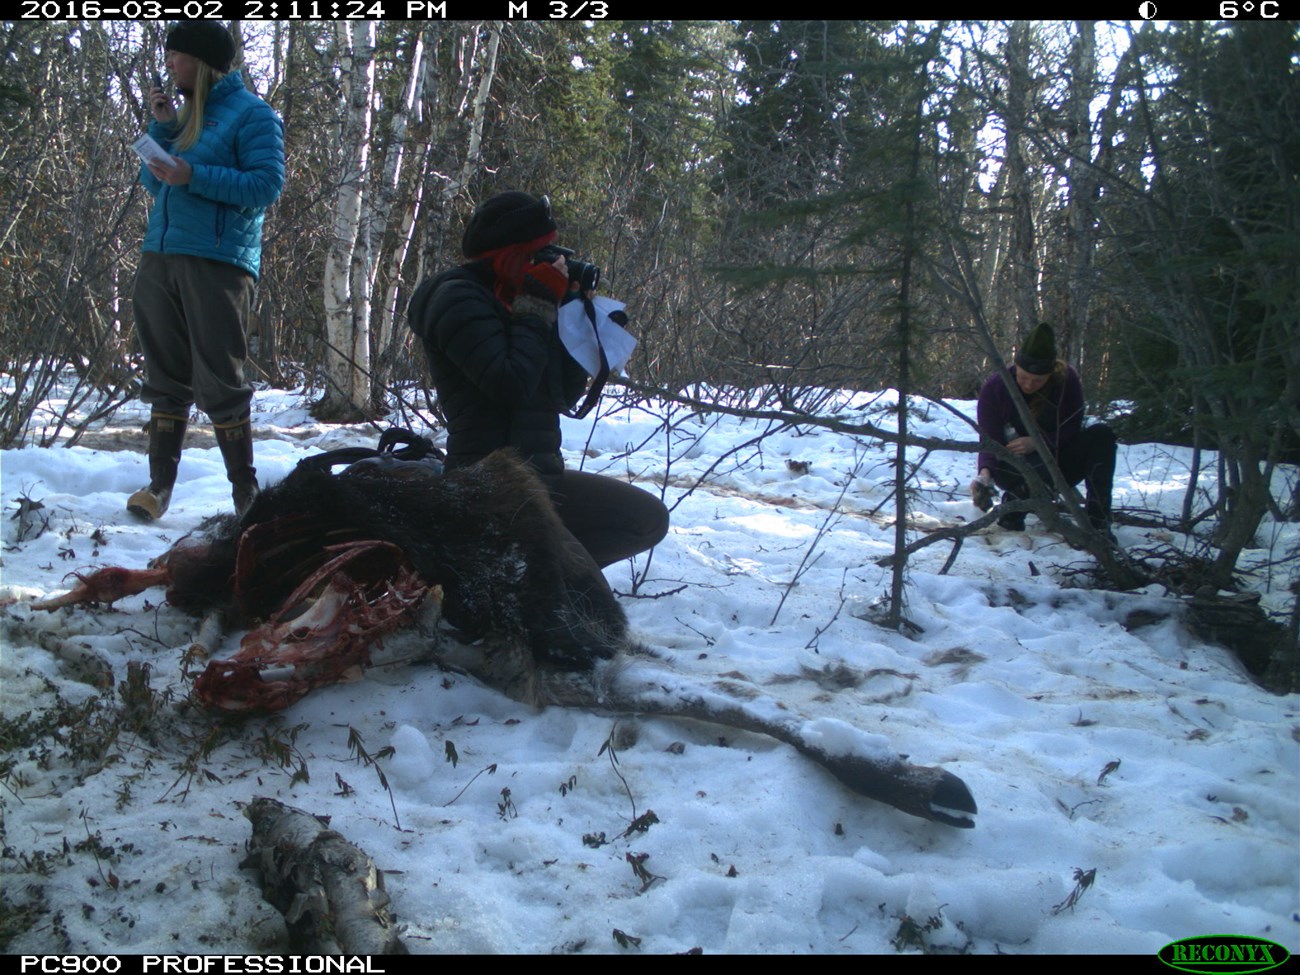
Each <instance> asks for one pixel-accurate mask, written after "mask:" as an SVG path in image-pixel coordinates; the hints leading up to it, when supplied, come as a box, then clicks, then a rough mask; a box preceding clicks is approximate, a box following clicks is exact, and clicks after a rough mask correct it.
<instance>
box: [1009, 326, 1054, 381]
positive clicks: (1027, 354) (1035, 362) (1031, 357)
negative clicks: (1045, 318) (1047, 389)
mask: <svg viewBox="0 0 1300 975" xmlns="http://www.w3.org/2000/svg"><path fill="white" fill-rule="evenodd" d="M1016 365H1017V366H1018V367H1019V368H1021V369H1023V370H1024V371H1025V372H1032V373H1033V374H1034V375H1036V376H1045V375H1047V374H1048V373H1050V372H1051V371H1052V370H1053V369H1054V368H1055V367H1056V334H1055V333H1054V332H1053V331H1052V326H1051V325H1048V324H1047V322H1039V323H1038V324H1037V325H1035V326H1034V328H1033V331H1031V332H1030V333H1029V335H1028V336H1027V337H1026V338H1025V340H1024V341H1023V342H1021V343H1020V349H1019V350H1018V351H1017V352H1016Z"/></svg>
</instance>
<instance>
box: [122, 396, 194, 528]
mask: <svg viewBox="0 0 1300 975" xmlns="http://www.w3.org/2000/svg"><path fill="white" fill-rule="evenodd" d="M188 425H189V417H186V416H176V415H175V414H173V413H154V414H151V415H150V417H149V485H148V487H142V488H141V489H140V490H139V491H136V492H135V494H133V495H131V496H130V497H129V498H127V499H126V510H127V511H129V512H131V514H133V515H135V516H136V517H137V518H140V519H142V520H143V521H157V520H158V519H159V518H161V517H162V516H163V514H164V513H166V511H167V507H168V505H170V504H171V500H172V488H173V487H175V486H176V472H177V470H178V469H179V468H180V464H181V450H182V448H183V447H184V446H185V428H186V427H187V426H188Z"/></svg>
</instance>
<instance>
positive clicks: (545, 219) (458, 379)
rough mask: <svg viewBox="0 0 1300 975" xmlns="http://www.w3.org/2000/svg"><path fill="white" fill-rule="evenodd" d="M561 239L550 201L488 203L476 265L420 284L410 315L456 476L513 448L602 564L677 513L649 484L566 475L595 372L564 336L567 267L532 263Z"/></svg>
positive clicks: (652, 539)
mask: <svg viewBox="0 0 1300 975" xmlns="http://www.w3.org/2000/svg"><path fill="white" fill-rule="evenodd" d="M557 237H558V233H557V228H556V224H555V220H554V218H553V217H552V216H551V207H550V203H549V201H548V200H547V199H546V197H535V196H531V195H530V194H528V193H520V192H510V193H500V194H498V195H496V196H494V197H492V198H490V199H489V200H487V201H485V202H484V203H482V204H480V205H479V206H478V208H476V209H475V210H474V212H473V214H472V215H471V216H470V219H469V223H468V225H467V226H466V228H465V236H464V239H463V241H462V244H461V249H462V251H463V252H464V254H465V257H466V258H467V259H468V261H467V263H465V264H462V265H461V266H459V267H456V268H453V269H452V270H450V271H445V272H443V273H442V274H439V275H437V276H435V277H432V278H428V279H426V280H425V281H423V282H421V284H420V286H419V287H418V288H416V290H415V294H414V295H413V296H412V298H411V305H410V310H409V314H408V316H407V318H408V321H409V322H410V326H411V329H412V330H413V331H414V332H415V334H416V335H418V336H419V337H420V339H421V341H422V342H423V343H424V350H425V353H426V354H427V355H428V357H429V371H430V373H431V374H432V376H433V385H434V387H435V388H436V389H437V391H438V398H439V400H440V402H441V404H442V409H443V413H444V414H445V416H446V418H447V468H448V469H449V470H451V469H455V468H457V467H464V466H466V465H468V464H473V463H475V462H476V461H479V460H482V459H483V458H484V457H486V456H487V455H488V454H490V453H492V452H493V451H495V450H498V449H500V448H502V447H510V448H513V449H514V450H515V451H516V452H518V454H519V455H520V456H521V457H522V458H523V459H524V460H525V461H527V462H528V463H529V464H530V465H531V466H532V467H533V469H534V470H536V471H537V473H538V474H539V475H540V476H541V478H542V480H543V481H544V482H545V484H546V486H547V488H548V489H549V490H550V492H551V499H552V501H553V502H554V503H555V507H556V510H557V511H558V513H559V515H560V519H561V520H562V521H563V522H564V525H565V527H567V528H568V529H569V531H570V532H571V533H572V534H573V536H574V537H575V538H576V539H577V541H578V542H580V543H581V544H582V546H583V547H584V548H585V549H586V551H587V552H588V553H590V555H591V557H592V558H593V559H594V560H595V561H596V563H597V564H598V565H600V566H601V567H602V568H603V567H604V566H607V565H610V564H612V563H614V562H617V561H619V560H620V559H625V558H628V557H630V556H632V555H635V554H637V553H638V552H644V551H646V550H647V549H650V548H652V547H653V546H654V545H656V544H657V543H658V542H659V541H660V539H662V538H663V537H664V535H665V534H666V533H667V531H668V510H667V509H666V508H665V507H664V505H663V503H662V502H661V501H660V500H659V499H658V498H656V497H655V496H654V495H652V494H649V493H648V492H646V491H642V490H641V489H640V488H636V487H633V486H632V485H630V484H625V483H623V482H622V481H616V480H613V479H611V478H607V477H600V476H598V475H595V474H587V473H583V472H580V471H568V470H565V468H564V459H563V457H562V456H561V454H560V414H561V413H563V412H565V411H567V410H570V409H572V408H573V406H574V404H576V403H577V401H578V399H579V398H580V397H581V396H582V393H583V391H584V390H585V388H586V383H587V373H586V371H585V370H584V369H583V368H582V367H581V366H580V365H578V363H577V362H575V361H574V359H573V358H572V357H571V356H570V355H569V353H568V351H567V350H566V349H565V348H564V344H563V343H562V342H561V340H560V337H559V333H558V331H557V328H556V318H557V314H558V307H559V304H560V303H561V302H562V301H563V300H564V299H565V297H566V296H567V294H568V289H569V277H568V272H567V270H566V265H565V259H564V258H563V257H560V258H558V259H557V260H556V261H555V262H554V263H553V264H548V263H534V258H535V256H536V255H537V252H538V251H540V250H542V249H543V248H545V247H546V246H547V245H549V244H552V243H554V241H555V240H556V238H557Z"/></svg>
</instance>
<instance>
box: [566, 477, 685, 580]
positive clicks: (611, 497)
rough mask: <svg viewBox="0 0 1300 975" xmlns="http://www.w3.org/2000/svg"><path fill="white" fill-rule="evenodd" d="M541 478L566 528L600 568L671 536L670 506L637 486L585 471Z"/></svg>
mask: <svg viewBox="0 0 1300 975" xmlns="http://www.w3.org/2000/svg"><path fill="white" fill-rule="evenodd" d="M542 480H543V481H545V482H546V486H547V487H548V488H550V491H551V500H552V501H553V502H554V503H555V510H556V511H557V512H558V513H559V515H560V520H561V521H563V522H564V526H565V527H566V528H568V529H569V531H570V532H572V533H573V536H574V537H575V538H576V539H577V540H578V541H580V542H581V543H582V546H583V548H585V549H586V550H587V551H588V552H589V553H591V557H592V558H593V559H595V560H596V564H597V565H599V566H600V567H601V568H602V569H603V568H604V567H605V566H607V565H613V564H614V563H615V562H619V561H621V560H623V559H626V558H631V557H632V556H633V555H636V554H637V553H639V552H644V551H646V550H648V549H651V548H653V547H654V546H655V545H657V544H659V542H660V541H661V540H662V539H663V537H664V536H665V535H666V534H668V509H667V508H665V507H664V504H663V502H662V501H660V500H659V499H658V498H656V497H655V496H654V495H653V494H651V493H650V492H648V491H643V490H641V489H640V488H639V487H634V486H633V485H631V484H627V483H625V482H623V481H617V480H615V479H614V478H612V477H601V476H600V475H599V474H588V473H586V472H585V471H565V472H564V473H563V474H559V475H554V476H547V477H543V478H542Z"/></svg>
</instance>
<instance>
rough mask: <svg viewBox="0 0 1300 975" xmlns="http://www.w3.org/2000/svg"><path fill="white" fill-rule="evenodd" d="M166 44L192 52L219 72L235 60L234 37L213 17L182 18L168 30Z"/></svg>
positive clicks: (228, 67) (168, 47)
mask: <svg viewBox="0 0 1300 975" xmlns="http://www.w3.org/2000/svg"><path fill="white" fill-rule="evenodd" d="M165 47H166V48H167V50H169V51H180V52H181V53H182V54H190V55H193V56H194V57H196V58H198V59H199V60H200V61H202V62H203V63H204V64H206V65H207V66H208V67H210V68H215V69H216V70H217V71H220V72H221V73H222V74H225V73H226V72H227V71H229V70H230V66H231V65H232V64H234V63H235V39H234V38H233V37H231V36H230V31H228V30H226V29H225V28H224V27H222V26H221V25H220V24H219V23H217V22H216V21H215V20H182V21H181V22H180V23H179V24H177V25H176V26H175V27H173V28H172V29H171V30H170V31H168V32H167V42H166V44H165Z"/></svg>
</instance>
